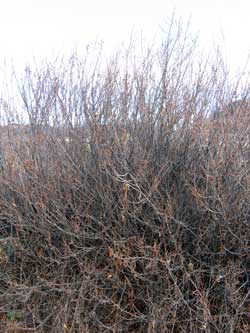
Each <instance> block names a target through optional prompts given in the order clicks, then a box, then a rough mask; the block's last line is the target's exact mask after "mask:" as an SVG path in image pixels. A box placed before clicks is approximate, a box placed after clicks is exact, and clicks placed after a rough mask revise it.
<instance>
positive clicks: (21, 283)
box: [0, 24, 250, 333]
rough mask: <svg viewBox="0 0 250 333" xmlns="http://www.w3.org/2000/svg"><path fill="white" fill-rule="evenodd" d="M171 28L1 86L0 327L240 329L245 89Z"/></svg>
mask: <svg viewBox="0 0 250 333" xmlns="http://www.w3.org/2000/svg"><path fill="white" fill-rule="evenodd" d="M173 25H174V24H173ZM173 25H171V27H170V29H169V31H168V32H167V33H166V41H164V42H163V43H162V45H161V46H160V47H156V46H154V47H152V48H151V49H145V48H142V51H141V52H140V53H138V50H135V49H134V48H133V46H131V47H130V48H129V49H128V50H126V51H124V52H123V51H121V52H117V54H116V55H115V56H114V57H113V58H112V59H110V61H108V62H105V61H104V58H103V57H102V55H101V53H97V54H96V56H95V57H93V53H92V52H90V51H88V50H86V56H85V57H84V58H83V57H78V56H77V55H75V54H74V55H73V56H72V57H71V58H70V59H68V60H67V61H65V60H64V61H62V62H59V61H58V62H57V63H55V64H48V65H44V66H43V67H42V68H39V69H37V68H35V67H34V68H26V71H25V75H24V76H23V78H22V79H21V80H18V81H17V86H18V89H19V95H18V97H17V98H16V99H15V102H13V101H12V100H11V99H10V98H9V99H7V98H2V99H1V114H2V127H1V131H0V136H1V150H2V156H1V174H0V220H1V224H0V237H1V238H0V316H1V321H0V326H1V328H0V331H1V332H41V333H42V332H53V333H61V332H84V333H85V332H86V333H87V332H91V333H92V332H130V333H132V332H148V333H159V332H225V333H228V332H230V333H232V332H249V330H250V326H249V322H250V317H249V310H250V303H249V302H250V256H249V251H250V237H249V236H250V233H249V223H250V195H249V194H250V193H249V190H250V174H249V170H250V159H249V157H250V145H249V139H250V137H249V133H250V132H249V124H250V122H249V118H250V114H249V111H250V105H249V92H250V90H249V86H248V85H247V83H246V84H245V86H244V82H242V80H240V79H239V80H237V81H234V82H233V81H232V80H231V79H229V76H228V73H227V70H226V67H225V65H224V63H223V60H222V59H221V57H220V56H219V54H217V56H216V58H214V59H213V61H210V60H209V59H205V58H202V57H199V56H198V53H197V49H196V47H195V43H194V42H193V41H192V40H191V38H190V36H189V35H188V33H187V31H186V30H182V28H181V26H179V27H178V29H177V30H176V29H173ZM236 96H237V99H238V102H235V99H236Z"/></svg>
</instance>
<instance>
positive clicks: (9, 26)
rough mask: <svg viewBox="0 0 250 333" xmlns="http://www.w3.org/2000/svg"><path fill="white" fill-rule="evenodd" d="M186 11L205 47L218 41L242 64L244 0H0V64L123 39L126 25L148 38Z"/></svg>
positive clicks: (247, 26) (248, 45) (249, 1)
mask: <svg viewBox="0 0 250 333" xmlns="http://www.w3.org/2000/svg"><path fill="white" fill-rule="evenodd" d="M174 9H175V12H176V17H177V18H179V17H182V18H183V20H187V19H188V17H190V16H191V29H192V31H194V33H195V32H199V35H200V39H199V40H200V44H201V45H202V46H203V47H205V48H206V49H209V48H210V47H212V46H216V45H222V43H223V50H224V52H225V57H226V61H227V62H228V64H229V65H230V66H231V67H232V68H233V69H236V68H237V67H238V66H243V65H244V64H245V61H246V58H247V54H248V51H249V49H250V39H249V33H250V19H249V13H250V0H237V1H235V0H33V1H32V0H8V1H4V0H0V43H1V44H0V45H1V48H0V64H1V63H3V60H4V59H7V60H8V61H9V60H10V59H12V60H13V63H14V64H15V65H16V66H17V67H22V66H24V64H25V62H26V61H30V60H31V59H32V57H33V56H34V57H35V58H36V59H38V58H39V57H48V58H49V57H51V56H52V55H56V54H63V53H66V54H68V53H69V52H70V51H71V50H73V49H74V47H75V46H78V48H80V49H81V48H82V47H84V45H86V44H87V43H89V42H91V41H93V40H94V39H96V37H98V38H99V39H103V41H104V44H105V45H106V48H107V49H108V50H112V49H115V48H117V46H118V45H119V44H120V43H121V42H122V41H123V40H128V39H129V36H130V35H131V32H132V30H134V31H142V32H143V34H144V37H146V38H148V39H149V40H150V39H151V38H152V37H153V36H154V35H155V34H156V36H160V34H161V32H160V31H161V30H160V27H164V22H165V21H167V20H169V18H170V17H171V15H172V12H173V10H174Z"/></svg>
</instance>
